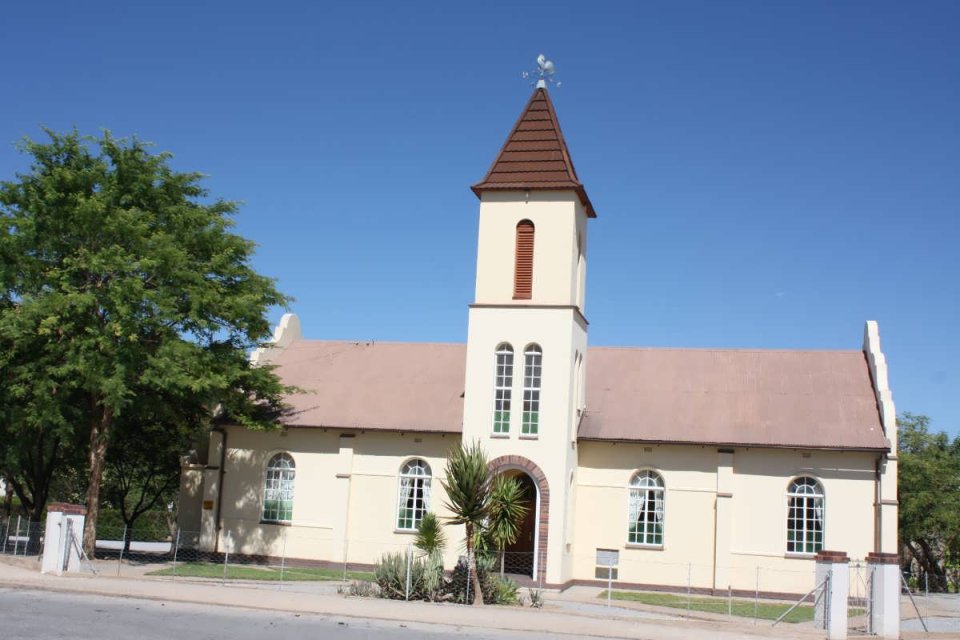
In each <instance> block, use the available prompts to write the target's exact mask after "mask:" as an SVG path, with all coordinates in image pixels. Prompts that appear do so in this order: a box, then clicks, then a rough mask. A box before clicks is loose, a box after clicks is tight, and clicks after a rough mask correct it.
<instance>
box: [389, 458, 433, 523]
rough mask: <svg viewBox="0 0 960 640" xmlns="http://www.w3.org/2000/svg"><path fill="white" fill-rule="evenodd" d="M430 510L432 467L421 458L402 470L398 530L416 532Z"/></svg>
mask: <svg viewBox="0 0 960 640" xmlns="http://www.w3.org/2000/svg"><path fill="white" fill-rule="evenodd" d="M429 509H430V465H428V464H427V463H426V462H424V461H423V460H421V459H419V458H415V459H413V460H410V461H409V462H407V463H406V464H405V465H403V467H402V468H401V469H400V493H399V497H398V499H397V529H403V530H407V531H410V530H414V529H416V528H417V525H419V524H420V521H421V520H423V516H424V514H426V513H427V511H428V510H429Z"/></svg>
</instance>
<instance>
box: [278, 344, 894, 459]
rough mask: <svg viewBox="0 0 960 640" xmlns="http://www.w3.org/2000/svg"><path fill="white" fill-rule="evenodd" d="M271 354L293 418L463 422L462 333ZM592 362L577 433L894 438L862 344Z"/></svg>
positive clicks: (847, 440) (770, 441) (851, 442)
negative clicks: (441, 339) (442, 338)
mask: <svg viewBox="0 0 960 640" xmlns="http://www.w3.org/2000/svg"><path fill="white" fill-rule="evenodd" d="M272 360H273V362H274V363H275V364H276V365H277V366H278V370H277V371H278V373H279V375H280V376H281V378H282V379H283V380H284V382H286V383H287V384H291V385H294V386H297V387H300V388H301V389H303V390H304V391H305V393H300V394H295V395H293V396H291V397H290V398H289V402H290V404H291V405H292V407H293V409H294V413H293V414H292V415H291V416H290V417H289V418H288V419H287V420H285V422H286V424H289V425H292V426H303V427H334V428H355V429H367V430H385V431H427V432H440V433H460V432H461V430H462V425H463V385H464V378H465V372H466V367H465V362H466V346H465V345H462V344H429V343H427V344H424V343H390V342H377V343H363V342H360V343H354V342H328V341H318V340H297V341H294V342H293V343H291V344H290V345H289V346H288V347H287V348H286V349H284V350H283V351H282V352H280V353H279V354H277V355H276V357H274V358H273V359H272ZM586 373H587V379H586V394H587V411H586V413H585V414H584V417H583V420H582V421H581V424H580V430H579V438H580V439H581V440H614V441H618V440H622V441H637V442H675V443H682V444H716V445H731V446H735V445H740V446H767V447H794V448H826V449H863V450H884V449H887V448H888V443H887V440H886V438H885V437H884V435H883V429H882V427H881V424H880V417H879V412H878V409H877V405H876V400H875V397H874V392H873V387H872V384H871V381H870V372H869V370H868V368H867V363H866V359H865V357H864V355H863V353H862V352H860V351H751V350H725V349H713V350H711V349H645V348H611V347H591V348H590V350H589V352H588V357H587V364H586ZM547 392H548V391H547V390H545V393H547ZM544 401H546V402H549V400H548V399H547V397H546V396H545V397H544Z"/></svg>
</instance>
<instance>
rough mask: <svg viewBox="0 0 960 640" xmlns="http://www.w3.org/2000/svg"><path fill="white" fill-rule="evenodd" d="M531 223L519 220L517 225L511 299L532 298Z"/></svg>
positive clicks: (532, 230)
mask: <svg viewBox="0 0 960 640" xmlns="http://www.w3.org/2000/svg"><path fill="white" fill-rule="evenodd" d="M533 232H534V229H533V223H532V222H530V221H529V220H521V221H520V222H519V223H518V224H517V255H516V259H515V262H514V271H513V299H514V300H529V299H530V298H532V297H533Z"/></svg>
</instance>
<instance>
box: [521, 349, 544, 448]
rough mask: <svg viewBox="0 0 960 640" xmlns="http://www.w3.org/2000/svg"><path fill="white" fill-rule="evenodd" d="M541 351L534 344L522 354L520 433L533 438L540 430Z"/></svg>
mask: <svg viewBox="0 0 960 640" xmlns="http://www.w3.org/2000/svg"><path fill="white" fill-rule="evenodd" d="M542 370H543V351H541V350H540V347H538V346H537V345H535V344H532V345H530V346H529V347H527V348H526V349H525V350H524V352H523V426H522V427H521V429H520V433H521V434H522V435H525V436H535V435H537V433H538V432H539V429H540V377H541V374H542Z"/></svg>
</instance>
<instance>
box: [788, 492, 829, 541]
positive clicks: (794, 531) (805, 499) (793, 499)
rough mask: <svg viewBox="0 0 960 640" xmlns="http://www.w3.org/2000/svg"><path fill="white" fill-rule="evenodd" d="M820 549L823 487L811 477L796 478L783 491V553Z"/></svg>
mask: <svg viewBox="0 0 960 640" xmlns="http://www.w3.org/2000/svg"><path fill="white" fill-rule="evenodd" d="M822 549H823V487H821V486H820V483H819V482H817V481H816V480H815V479H814V478H807V477H804V478H797V479H796V480H794V481H793V482H791V483H790V487H789V489H788V490H787V553H809V554H813V553H816V552H818V551H821V550H822Z"/></svg>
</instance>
